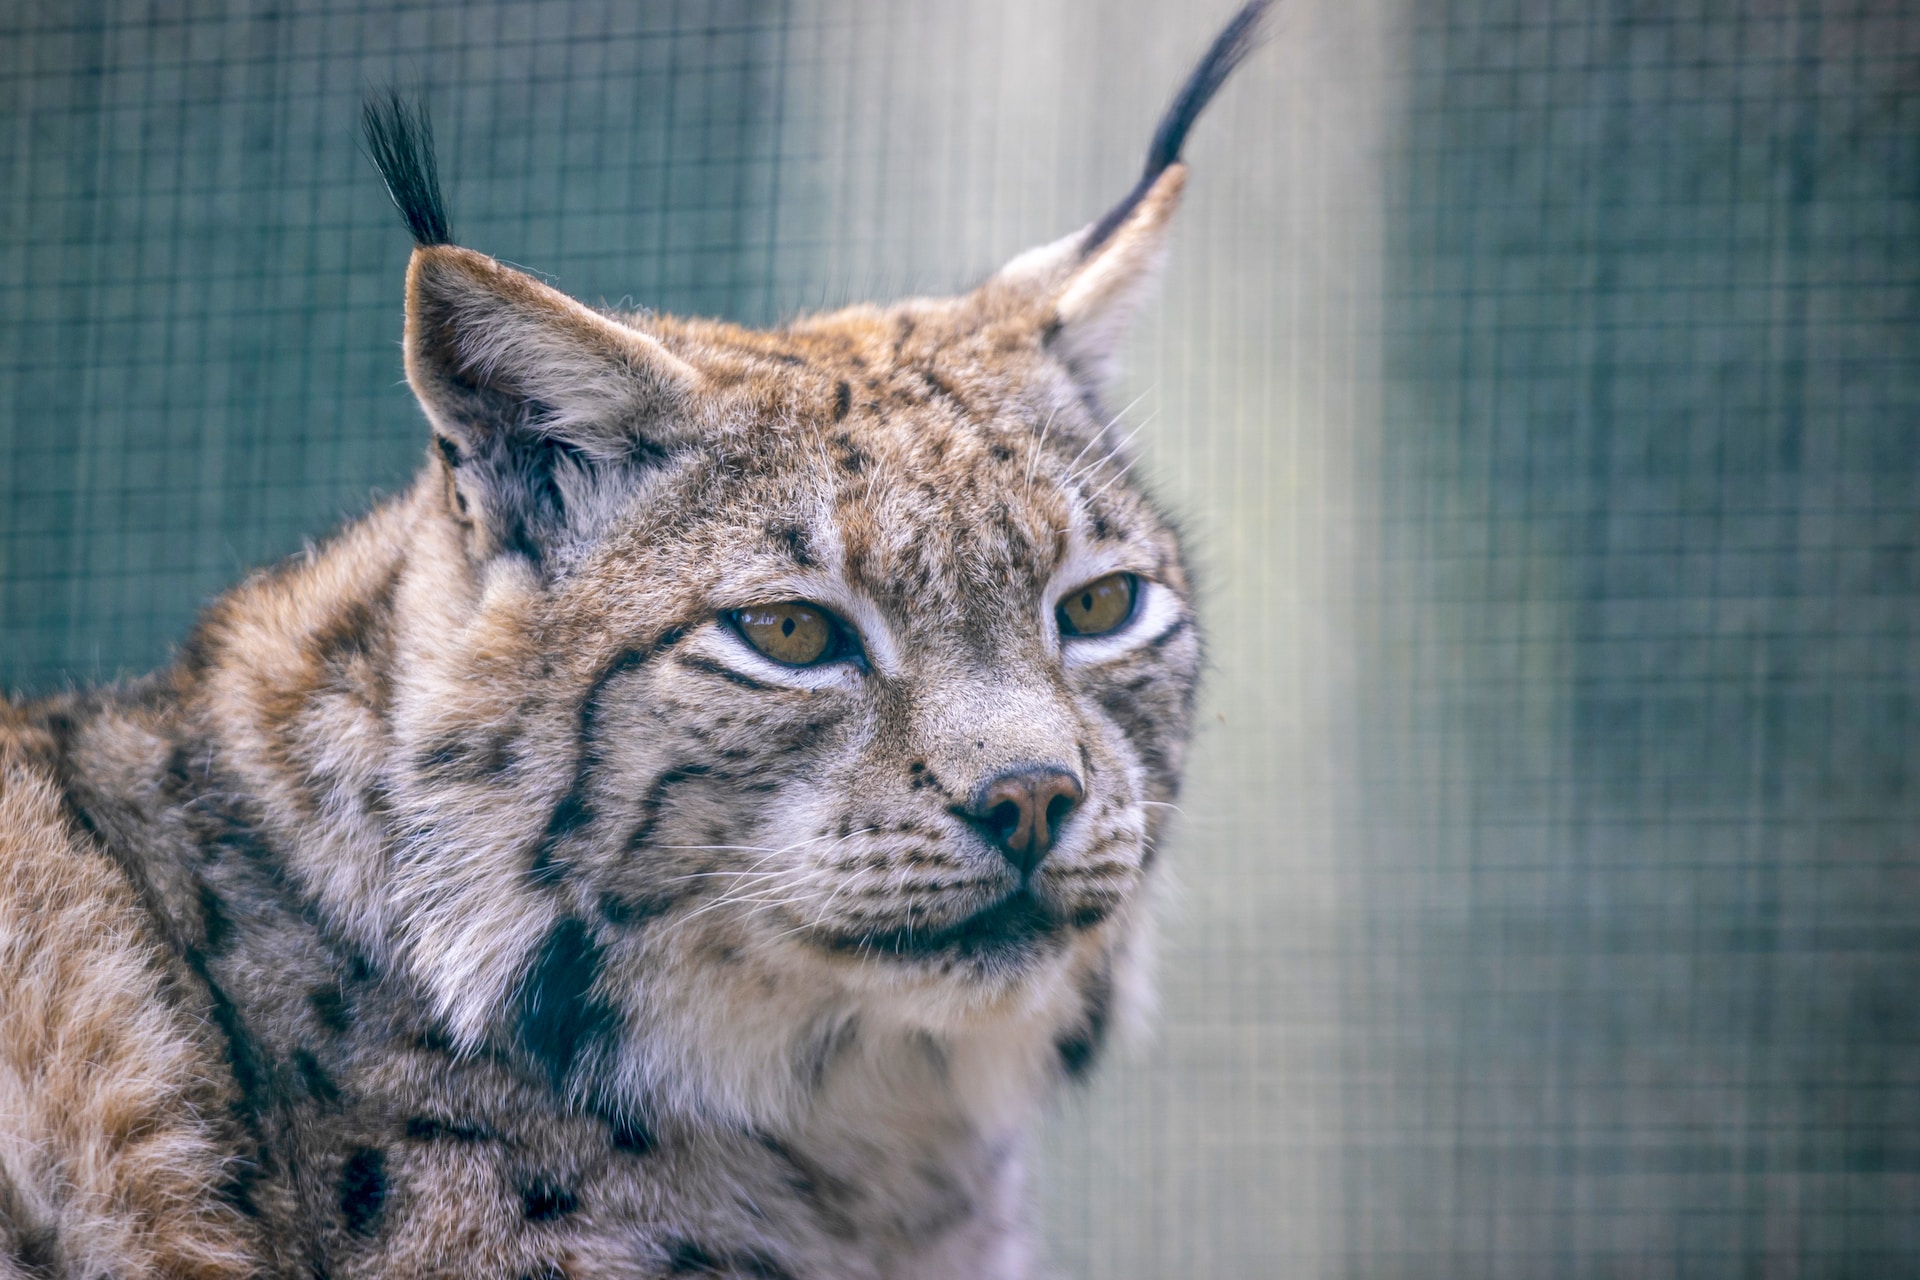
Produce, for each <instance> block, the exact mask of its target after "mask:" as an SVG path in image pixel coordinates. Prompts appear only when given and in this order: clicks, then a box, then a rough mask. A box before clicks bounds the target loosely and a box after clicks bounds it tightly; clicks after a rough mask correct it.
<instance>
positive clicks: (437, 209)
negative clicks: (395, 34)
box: [360, 89, 453, 245]
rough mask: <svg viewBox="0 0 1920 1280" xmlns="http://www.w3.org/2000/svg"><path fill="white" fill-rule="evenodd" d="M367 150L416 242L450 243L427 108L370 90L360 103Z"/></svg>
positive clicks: (396, 95)
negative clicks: (362, 102) (372, 92)
mask: <svg viewBox="0 0 1920 1280" xmlns="http://www.w3.org/2000/svg"><path fill="white" fill-rule="evenodd" d="M360 122H361V125H362V127H363V129H364V131H365V133H366V140H367V156H368V158H369V159H371V160H372V161H373V163H374V165H375V167H377V168H378V169H379V170H380V177H381V179H382V180H383V181H384V182H385V183H386V184H387V195H388V196H390V197H392V199H393V207H394V208H396V209H398V210H399V211H400V216H401V217H402V218H404V219H406V223H407V230H409V231H411V232H412V233H413V242H414V243H415V244H418V245H434V244H452V243H453V230H452V228H451V227H449V226H448V224H447V206H446V201H445V200H443V199H442V198H441V196H440V169H439V165H438V164H437V163H436V162H435V160H434V157H433V121H432V120H430V119H428V117H427V109H426V108H425V107H424V106H420V105H418V104H413V103H409V102H408V101H407V100H406V99H405V98H402V97H401V96H400V94H399V92H398V91H396V90H393V89H388V90H387V91H386V92H385V93H377V94H372V95H370V96H369V97H368V98H367V100H366V102H365V104H364V105H363V106H362V107H361V109H360Z"/></svg>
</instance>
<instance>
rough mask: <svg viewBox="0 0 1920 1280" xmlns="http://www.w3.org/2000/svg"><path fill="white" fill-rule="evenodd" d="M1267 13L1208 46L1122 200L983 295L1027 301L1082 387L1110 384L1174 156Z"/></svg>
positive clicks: (1020, 261) (1145, 279) (1179, 173)
mask: <svg viewBox="0 0 1920 1280" xmlns="http://www.w3.org/2000/svg"><path fill="white" fill-rule="evenodd" d="M1270 3H1271V0H1249V3H1247V4H1246V5H1244V6H1242V7H1241V9H1240V11H1239V12H1238V13H1236V14H1235V15H1234V16H1233V19H1232V21H1230V22H1228V23H1227V25H1226V26H1225V27H1224V28H1223V29H1222V30H1221V32H1220V34H1219V35H1217V36H1215V37H1214V40H1213V44H1212V45H1211V46H1209V47H1208V49H1207V52H1206V55H1205V56H1204V57H1202V58H1201V59H1200V62H1199V65H1197V66H1196V67H1194V69H1193V71H1192V72H1191V73H1189V74H1188V76H1187V79H1186V82H1185V83H1184V84H1183V85H1181V87H1180V92H1179V93H1178V94H1176V95H1175V96H1174V99H1173V102H1172V104H1171V105H1170V106H1168V108H1167V110H1166V113H1165V114H1164V115H1162V116H1161V117H1160V124H1159V127H1157V128H1156V129H1155V130H1154V134H1153V141H1152V143H1151V144H1150V145H1149V146H1148V147H1147V163H1146V168H1145V169H1144V171H1143V172H1142V173H1141V175H1140V181H1139V182H1138V183H1136V184H1135V185H1134V188H1133V190H1132V191H1130V192H1128V193H1127V197H1126V199H1124V200H1122V201H1121V202H1120V203H1119V204H1117V205H1115V206H1114V207H1113V208H1112V209H1110V210H1108V211H1107V214H1106V216H1105V217H1103V218H1101V219H1100V220H1099V221H1098V222H1096V223H1094V224H1093V225H1092V226H1090V227H1087V228H1086V229H1085V230H1083V231H1079V232H1076V233H1074V234H1073V235H1070V236H1068V237H1066V238H1065V239H1063V240H1056V241H1054V242H1053V243H1052V244H1048V245H1042V246H1041V247H1039V248H1037V249H1031V250H1029V251H1027V252H1026V253H1023V254H1021V255H1020V256H1019V257H1017V258H1015V259H1014V260H1013V261H1012V262H1009V263H1008V264H1007V265H1006V266H1005V267H1004V268H1002V269H1001V271H1000V272H999V274H997V275H996V276H994V278H993V279H992V280H990V281H989V282H988V284H987V286H986V287H987V289H989V290H1002V289H1004V290H1009V291H1011V292H1012V293H1013V294H1014V295H1015V296H1016V297H1022V298H1025V299H1027V300H1028V305H1029V306H1031V307H1033V308H1035V309H1036V311H1037V315H1038V317H1039V319H1040V322H1041V325H1042V332H1043V333H1044V334H1045V335H1046V343H1047V346H1048V348H1049V349H1050V350H1051V351H1053V352H1054V354H1055V355H1057V356H1058V357H1059V358H1060V360H1061V361H1062V362H1064V363H1065V364H1066V366H1067V367H1068V369H1070V370H1071V371H1072V372H1073V374H1074V377H1075V378H1076V379H1077V380H1078V381H1080V382H1081V383H1082V384H1083V385H1086V386H1088V387H1097V386H1098V385H1099V384H1100V383H1102V382H1104V381H1105V380H1106V379H1107V377H1108V376H1109V375H1110V374H1111V372H1112V364H1113V360H1114V357H1115V355H1116V353H1117V351H1118V348H1119V344H1120V340H1121V338H1123V337H1124V336H1125V334H1126V330H1127V324H1128V322H1129V321H1130V320H1131V319H1132V318H1133V314H1134V312H1135V311H1136V310H1138V309H1139V307H1140V304H1141V303H1142V302H1143V301H1144V300H1145V299H1146V297H1147V296H1148V295H1149V294H1150V293H1151V292H1152V290H1153V286H1154V284H1155V283H1156V282H1157V280H1158V278H1159V274H1160V268H1161V265H1162V264H1163V263H1164V262H1165V261H1166V255H1167V235H1168V228H1169V227H1170V226H1171V224H1172V221H1173V212H1174V210H1175V209H1177V208H1178V207H1179V205H1180V192H1181V190H1182V189H1183V188H1184V187H1185V186H1186V181H1187V167H1186V165H1184V164H1182V163H1181V161H1180V149H1181V147H1182V146H1184V145H1185V143H1186V140H1187V133H1188V131H1189V130H1190V129H1192V127H1193V122H1194V121H1195V120H1197V119H1198V118H1199V116H1200V112H1201V111H1202V110H1204V109H1205V108H1206V105H1207V103H1208V102H1210V101H1212V100H1213V95H1214V94H1215V93H1217V92H1218V91H1219V89H1220V86H1221V85H1222V84H1224V83H1226V79H1227V77H1228V76H1229V75H1231V74H1232V73H1233V69H1234V68H1235V67H1237V66H1239V65H1240V63H1241V62H1242V61H1244V60H1245V58H1246V56H1247V55H1248V54H1249V53H1251V52H1252V51H1253V48H1254V45H1255V44H1256V43H1257V42H1258V39H1259V33H1260V22H1261V19H1262V18H1264V17H1265V16H1266V12H1267V8H1268V6H1269V4H1270Z"/></svg>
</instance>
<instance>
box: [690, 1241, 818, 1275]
mask: <svg viewBox="0 0 1920 1280" xmlns="http://www.w3.org/2000/svg"><path fill="white" fill-rule="evenodd" d="M666 1248H667V1264H668V1265H669V1266H670V1267H672V1268H673V1270H672V1271H671V1272H670V1273H669V1274H671V1275H676V1276H754V1277H757V1280H792V1278H793V1273H792V1272H791V1271H788V1270H787V1269H786V1268H785V1267H783V1266H781V1265H780V1264H779V1263H777V1262H775V1261H774V1260H773V1259H771V1258H769V1257H767V1255H765V1254H764V1253H758V1252H749V1253H720V1252H715V1251H714V1250H711V1249H707V1248H705V1247H703V1246H701V1245H698V1244H695V1243H694V1242H693V1241H691V1240H670V1241H668V1242H667V1246H666Z"/></svg>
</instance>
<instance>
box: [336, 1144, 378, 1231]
mask: <svg viewBox="0 0 1920 1280" xmlns="http://www.w3.org/2000/svg"><path fill="white" fill-rule="evenodd" d="M387 1189H388V1188H387V1156H386V1153H385V1152H384V1151H381V1150H380V1149H379V1148H378V1147H362V1148H361V1149H360V1150H358V1151H356V1152H354V1153H353V1154H352V1155H351V1156H349V1157H347V1163H346V1164H345V1165H344V1166H342V1167H341V1170H340V1216H341V1217H342V1218H345V1219H346V1222H347V1230H349V1231H351V1232H353V1233H354V1234H355V1235H371V1234H372V1233H373V1231H374V1229H375V1228H376V1227H377V1226H378V1225H379V1222H380V1211H381V1210H382V1209H384V1208H386V1205H387Z"/></svg>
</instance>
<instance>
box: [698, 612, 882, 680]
mask: <svg viewBox="0 0 1920 1280" xmlns="http://www.w3.org/2000/svg"><path fill="white" fill-rule="evenodd" d="M685 643H686V646H687V649H688V650H689V652H692V653H695V654H697V655H699V656H700V657H703V658H709V659H711V660H712V661H714V662H717V663H719V664H720V665H721V666H723V667H730V668H732V669H733V670H735V671H738V672H739V673H740V674H741V675H743V676H748V677H751V678H752V679H755V680H758V681H759V682H760V683H762V684H775V685H779V686H781V687H782V688H787V689H816V690H825V689H845V690H853V689H857V688H859V687H860V675H861V673H860V670H859V668H858V667H856V666H855V665H854V664H853V663H851V662H829V663H826V664H825V665H823V666H818V667H789V666H787V665H786V664H785V663H781V662H775V661H774V660H773V659H772V658H769V657H767V656H766V655H765V654H763V653H761V652H760V651H759V650H758V649H756V648H754V647H753V646H752V645H750V644H748V643H747V642H746V639H745V638H744V637H742V636H741V635H740V633H739V632H737V631H735V630H734V629H733V628H732V627H731V626H729V625H728V624H727V623H725V622H716V623H714V624H713V625H711V626H709V627H707V628H705V629H704V630H703V631H701V632H700V633H699V634H698V635H695V636H693V637H692V638H690V639H689V640H687V641H686V642H685Z"/></svg>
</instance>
